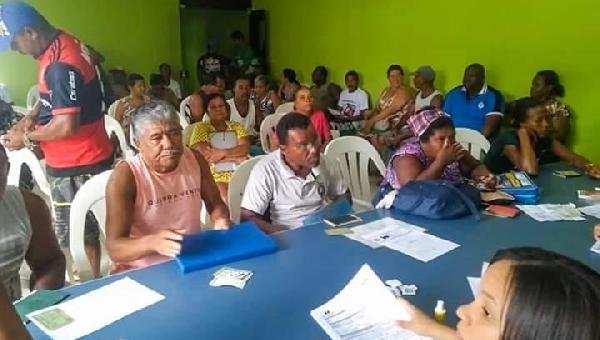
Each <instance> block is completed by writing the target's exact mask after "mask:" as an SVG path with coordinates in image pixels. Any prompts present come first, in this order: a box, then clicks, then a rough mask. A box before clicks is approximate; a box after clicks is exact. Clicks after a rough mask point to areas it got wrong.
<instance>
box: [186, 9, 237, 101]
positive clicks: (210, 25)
mask: <svg viewBox="0 0 600 340" xmlns="http://www.w3.org/2000/svg"><path fill="white" fill-rule="evenodd" d="M234 30H240V31H242V32H243V33H244V34H245V35H246V36H248V15H247V13H246V12H245V11H221V10H206V9H199V8H183V9H182V10H181V41H182V45H183V64H184V68H185V69H186V70H188V71H189V73H190V80H189V81H188V83H187V85H188V86H187V90H188V92H189V91H193V90H195V89H197V88H198V87H199V84H198V77H197V76H196V62H197V60H198V58H199V57H200V56H201V55H202V54H204V53H206V44H207V42H208V40H209V39H210V38H216V39H218V41H219V52H220V53H221V54H223V55H226V56H231V55H232V45H231V41H230V39H229V34H231V32H232V31H234Z"/></svg>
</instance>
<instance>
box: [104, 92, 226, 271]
mask: <svg viewBox="0 0 600 340" xmlns="http://www.w3.org/2000/svg"><path fill="white" fill-rule="evenodd" d="M132 126H133V133H134V140H135V143H136V146H137V148H138V149H139V151H140V153H139V154H138V155H137V156H136V157H134V158H132V159H128V160H126V161H123V162H121V163H119V164H118V165H117V166H116V167H115V170H114V172H113V173H112V175H111V177H110V180H109V182H108V185H107V188H106V202H107V206H106V208H107V216H106V245H107V250H108V253H109V255H110V257H111V259H112V260H113V262H114V264H115V266H114V268H113V271H122V270H125V269H131V268H141V267H145V266H148V265H151V264H156V263H160V262H164V261H166V260H168V259H169V258H172V257H175V256H177V255H178V254H179V252H180V251H181V240H182V239H183V235H184V234H189V233H194V232H198V231H200V230H202V227H203V226H202V224H201V222H200V211H201V209H202V203H203V202H204V205H205V207H206V209H207V211H208V213H209V214H210V217H211V219H212V221H213V222H214V226H215V228H217V229H224V228H228V227H229V226H230V225H231V221H230V220H229V210H228V209H227V206H226V205H225V203H223V201H222V200H221V196H220V195H219V189H218V188H217V185H216V184H215V181H214V179H213V176H212V175H211V173H210V168H209V166H208V163H207V162H206V160H205V159H204V158H203V157H202V156H201V155H200V154H199V153H197V152H196V151H193V150H191V149H189V148H187V147H184V145H183V140H182V131H181V125H179V117H178V115H177V113H176V112H175V111H174V110H173V108H172V107H171V106H170V105H169V104H167V103H166V102H162V101H158V102H156V101H152V102H150V103H148V104H145V105H143V106H141V107H140V108H139V109H138V110H137V111H136V114H135V116H134V118H133V122H132Z"/></svg>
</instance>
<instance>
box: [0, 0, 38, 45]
mask: <svg viewBox="0 0 600 340" xmlns="http://www.w3.org/2000/svg"><path fill="white" fill-rule="evenodd" d="M40 18H42V15H41V14H40V13H39V12H38V11H37V10H36V9H35V8H33V7H32V6H31V5H29V4H26V3H24V2H21V1H8V2H5V3H2V4H0V52H4V51H6V50H8V49H9V48H10V45H11V44H12V42H13V39H14V38H15V35H17V34H19V33H21V31H22V30H23V29H24V28H25V27H27V26H31V25H33V24H35V23H36V22H38V21H39V20H40Z"/></svg>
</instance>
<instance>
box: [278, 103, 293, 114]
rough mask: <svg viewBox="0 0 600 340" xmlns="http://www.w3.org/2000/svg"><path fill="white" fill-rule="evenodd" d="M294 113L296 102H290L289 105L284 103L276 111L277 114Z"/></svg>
mask: <svg viewBox="0 0 600 340" xmlns="http://www.w3.org/2000/svg"><path fill="white" fill-rule="evenodd" d="M292 111H294V102H289V103H283V104H281V105H279V106H278V107H277V109H275V113H276V114H277V113H283V114H285V113H290V112H292Z"/></svg>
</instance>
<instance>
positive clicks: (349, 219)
mask: <svg viewBox="0 0 600 340" xmlns="http://www.w3.org/2000/svg"><path fill="white" fill-rule="evenodd" d="M360 221H362V219H361V218H360V217H358V216H356V215H352V214H349V215H342V216H336V217H330V218H326V219H324V220H323V222H325V223H326V224H328V225H330V226H332V227H339V226H343V225H348V224H352V223H355V222H360Z"/></svg>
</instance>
